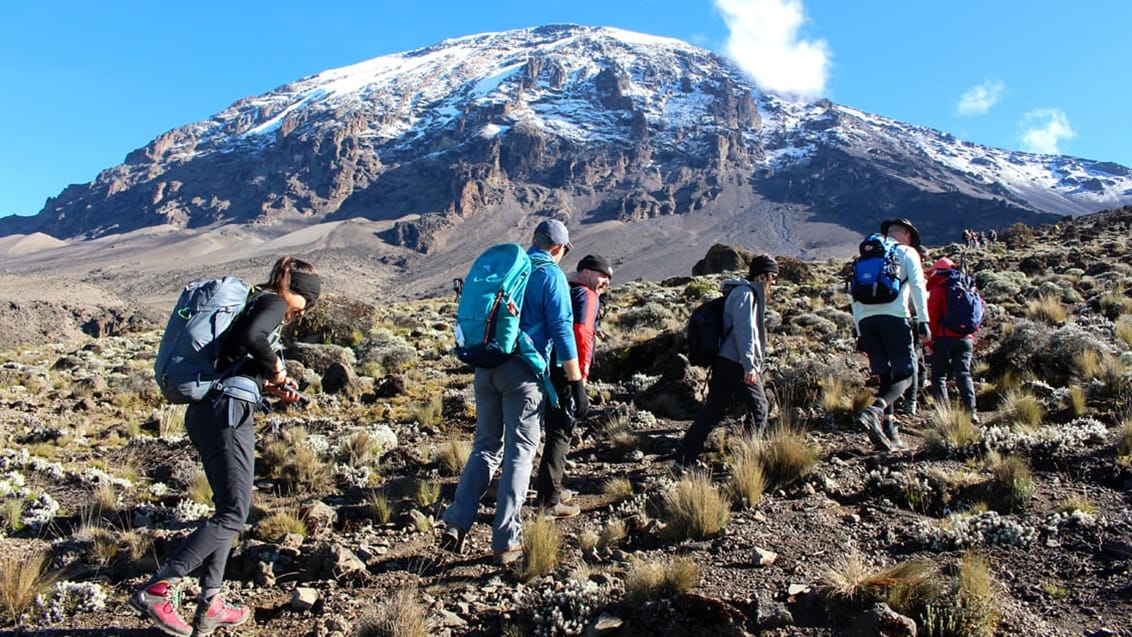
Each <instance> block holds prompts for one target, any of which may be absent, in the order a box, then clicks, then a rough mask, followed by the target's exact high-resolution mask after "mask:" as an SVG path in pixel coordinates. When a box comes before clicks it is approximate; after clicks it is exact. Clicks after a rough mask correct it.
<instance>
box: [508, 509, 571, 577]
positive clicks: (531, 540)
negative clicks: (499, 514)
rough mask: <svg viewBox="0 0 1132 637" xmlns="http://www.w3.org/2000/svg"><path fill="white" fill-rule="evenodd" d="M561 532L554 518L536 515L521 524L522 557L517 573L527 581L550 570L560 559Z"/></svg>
mask: <svg viewBox="0 0 1132 637" xmlns="http://www.w3.org/2000/svg"><path fill="white" fill-rule="evenodd" d="M561 550H562V532H561V531H559V530H558V525H557V524H555V523H554V520H551V519H548V518H546V517H544V516H542V515H536V516H535V517H534V518H533V519H532V520H531V521H530V522H527V523H526V524H524V525H523V559H522V560H520V563H519V569H518V572H517V575H518V577H519V580H520V581H522V582H529V581H531V580H533V579H535V578H538V577H542V576H543V575H546V574H548V573H550V572H552V571H553V570H554V569H555V568H556V567H557V566H558V562H559V561H560V560H561Z"/></svg>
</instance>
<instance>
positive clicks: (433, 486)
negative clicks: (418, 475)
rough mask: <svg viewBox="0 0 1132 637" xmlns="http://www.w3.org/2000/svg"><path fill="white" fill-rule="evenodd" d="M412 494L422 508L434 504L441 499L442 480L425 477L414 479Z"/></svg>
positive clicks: (414, 500)
mask: <svg viewBox="0 0 1132 637" xmlns="http://www.w3.org/2000/svg"><path fill="white" fill-rule="evenodd" d="M411 496H412V498H413V502H415V503H416V504H417V506H419V507H421V508H424V507H428V506H432V505H433V504H436V501H437V500H439V499H440V482H439V481H437V480H428V479H423V478H422V479H417V480H414V481H413V487H412V493H411Z"/></svg>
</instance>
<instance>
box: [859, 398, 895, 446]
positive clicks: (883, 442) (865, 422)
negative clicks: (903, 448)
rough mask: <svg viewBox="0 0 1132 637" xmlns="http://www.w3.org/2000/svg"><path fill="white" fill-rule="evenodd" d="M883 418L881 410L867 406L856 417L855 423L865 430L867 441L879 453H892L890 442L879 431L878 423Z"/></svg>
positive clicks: (882, 432)
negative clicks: (867, 436) (869, 441)
mask: <svg viewBox="0 0 1132 637" xmlns="http://www.w3.org/2000/svg"><path fill="white" fill-rule="evenodd" d="M883 416H884V410H883V409H881V408H880V407H877V406H875V405H874V406H869V407H866V408H865V410H864V411H862V412H861V413H860V414H858V415H857V423H858V424H860V425H861V427H863V428H864V429H865V433H867V434H868V435H869V440H871V441H872V443H873V446H874V447H876V448H877V449H878V450H880V451H892V441H891V440H889V439H888V436H886V435H884V431H883V430H882V429H881V423H880V421H881V418H882V417H883Z"/></svg>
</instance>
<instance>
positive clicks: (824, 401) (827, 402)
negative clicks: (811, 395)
mask: <svg viewBox="0 0 1132 637" xmlns="http://www.w3.org/2000/svg"><path fill="white" fill-rule="evenodd" d="M818 388H819V391H820V394H819V396H818V406H819V407H821V409H822V411H824V412H825V413H827V414H831V415H834V416H843V415H846V414H849V413H853V412H852V409H853V402H854V401H853V398H854V395H853V394H851V393H850V392H849V388H848V387H846V384H845V379H844V378H841V377H840V376H831V377H829V378H825V379H823V380H821V381H820V382H819V383H818Z"/></svg>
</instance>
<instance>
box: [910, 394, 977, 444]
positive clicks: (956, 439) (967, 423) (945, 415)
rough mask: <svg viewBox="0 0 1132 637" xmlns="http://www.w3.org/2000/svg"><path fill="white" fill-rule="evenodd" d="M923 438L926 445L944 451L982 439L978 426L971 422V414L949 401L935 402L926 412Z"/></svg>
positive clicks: (975, 442)
mask: <svg viewBox="0 0 1132 637" xmlns="http://www.w3.org/2000/svg"><path fill="white" fill-rule="evenodd" d="M927 417H928V420H927V423H926V424H925V425H924V438H925V439H926V440H927V443H928V446H929V447H931V448H935V449H942V450H944V451H957V450H963V449H968V448H970V447H973V446H975V445H978V444H979V443H980V442H981V441H982V435H981V434H980V433H979V428H978V427H976V426H975V424H974V423H973V422H971V414H970V413H968V412H967V410H965V409H957V408H955V407H952V406H951V404H949V403H936V404H934V405H932V408H931V409H930V410H929V411H928V413H927Z"/></svg>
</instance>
